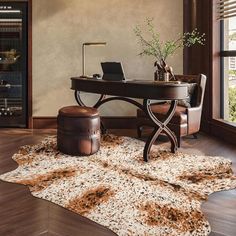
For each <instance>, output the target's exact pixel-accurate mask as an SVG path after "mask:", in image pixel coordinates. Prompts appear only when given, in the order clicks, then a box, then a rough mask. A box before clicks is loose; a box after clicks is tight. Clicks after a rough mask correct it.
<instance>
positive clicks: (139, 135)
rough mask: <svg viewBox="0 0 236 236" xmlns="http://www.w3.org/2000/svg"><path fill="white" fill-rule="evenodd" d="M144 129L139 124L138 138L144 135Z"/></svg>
mask: <svg viewBox="0 0 236 236" xmlns="http://www.w3.org/2000/svg"><path fill="white" fill-rule="evenodd" d="M142 130H143V126H138V127H137V133H138V138H141V137H142Z"/></svg>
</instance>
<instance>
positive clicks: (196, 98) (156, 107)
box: [137, 74, 206, 147]
mask: <svg viewBox="0 0 236 236" xmlns="http://www.w3.org/2000/svg"><path fill="white" fill-rule="evenodd" d="M175 80H177V81H181V82H186V83H189V87H188V91H189V93H190V97H189V103H186V101H180V102H178V105H177V107H176V111H175V114H174V116H173V117H172V119H171V121H170V122H169V124H168V127H169V128H170V129H171V130H172V131H174V132H175V135H176V137H177V141H178V146H179V147H180V139H181V137H183V136H186V135H190V134H192V135H194V137H195V138H197V136H196V133H197V132H198V131H199V129H200V123H201V114H202V106H203V98H204V93H205V87H206V76H205V75H203V74H199V75H176V76H175ZM191 89H192V91H190V90H191ZM191 93H192V94H191ZM186 104H187V105H186ZM169 106H170V104H169V103H168V102H164V103H161V104H160V103H159V104H158V103H156V104H155V103H154V104H152V105H151V109H152V111H153V112H154V114H155V116H156V117H157V118H158V119H159V120H162V119H164V117H165V114H166V113H167V111H168V109H169ZM187 106H189V107H187ZM145 126H149V127H150V126H151V127H153V122H152V121H151V120H150V119H148V118H147V116H146V114H145V113H144V112H143V111H142V110H140V109H138V110H137V131H138V136H139V137H141V135H142V130H143V128H144V127H145Z"/></svg>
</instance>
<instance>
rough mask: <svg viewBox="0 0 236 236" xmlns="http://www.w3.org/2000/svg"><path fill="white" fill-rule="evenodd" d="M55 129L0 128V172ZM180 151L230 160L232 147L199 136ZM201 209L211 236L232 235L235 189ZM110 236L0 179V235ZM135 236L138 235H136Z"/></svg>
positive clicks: (234, 159) (235, 163) (211, 199)
mask: <svg viewBox="0 0 236 236" xmlns="http://www.w3.org/2000/svg"><path fill="white" fill-rule="evenodd" d="M112 132H113V133H115V134H117V135H129V136H136V132H135V130H112ZM48 134H55V130H33V131H32V130H20V129H0V174H2V173H5V172H8V171H10V170H13V169H15V168H16V167H17V164H16V163H15V162H14V161H13V160H12V159H11V156H12V155H13V154H14V153H15V152H16V151H17V150H18V148H19V147H20V146H22V145H26V144H35V143H37V142H39V141H40V140H42V139H43V137H45V136H47V135H48ZM181 151H183V152H188V153H196V154H203V155H220V156H224V157H226V158H229V159H231V160H232V162H233V169H234V172H235V173H236V147H234V146H232V145H228V144H226V143H224V142H221V141H219V140H217V139H215V138H211V137H209V136H206V135H205V134H201V135H199V138H198V139H197V140H196V139H193V138H191V137H189V138H188V137H187V138H184V139H183V142H182V148H181ZM202 209H203V211H204V213H205V215H206V217H207V219H208V220H209V222H210V224H211V227H212V233H211V236H235V235H236V190H230V191H223V192H218V193H214V194H212V195H211V196H210V197H209V200H208V201H207V202H206V203H204V204H203V206H202ZM37 235H40V236H102V235H103V236H112V235H115V234H114V233H113V232H111V231H110V230H108V229H106V228H105V227H103V226H100V225H98V224H96V223H94V222H92V221H90V220H88V219H86V218H84V217H81V216H79V215H77V214H74V213H72V212H70V211H68V210H66V209H64V208H62V207H60V206H57V205H55V204H53V203H50V202H48V201H45V200H42V199H37V198H34V197H33V196H32V195H31V194H30V192H29V190H28V188H27V187H25V186H22V185H17V184H11V183H6V182H3V181H0V236H37ZM137 236H138V235H137Z"/></svg>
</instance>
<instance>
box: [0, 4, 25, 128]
mask: <svg viewBox="0 0 236 236" xmlns="http://www.w3.org/2000/svg"><path fill="white" fill-rule="evenodd" d="M26 14H27V5H26V3H14V4H13V3H12V4H11V3H10V2H8V3H3V2H0V127H26V126H27V30H26V29H27V28H26V24H27V15H26Z"/></svg>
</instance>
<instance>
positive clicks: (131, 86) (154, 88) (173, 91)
mask: <svg viewBox="0 0 236 236" xmlns="http://www.w3.org/2000/svg"><path fill="white" fill-rule="evenodd" d="M71 89H72V90H75V99H76V101H77V102H78V104H79V105H80V106H85V104H84V103H83V102H82V100H81V99H80V91H83V92H90V93H97V94H101V97H100V99H99V100H98V101H97V103H96V104H95V105H94V107H95V108H98V107H100V106H101V105H103V104H104V103H106V102H109V101H114V100H122V101H126V102H129V103H131V104H133V105H135V106H137V107H138V108H140V109H141V110H143V111H144V112H145V113H146V115H147V116H148V117H149V118H150V119H151V120H152V121H153V122H154V123H155V124H156V126H155V128H154V130H153V132H152V134H151V135H150V137H149V138H148V139H147V141H146V144H145V147H144V150H143V157H144V161H148V156H149V152H150V149H151V146H152V144H153V143H154V142H155V140H156V139H157V137H158V136H159V135H160V133H162V132H164V133H165V134H166V135H167V136H168V138H169V140H170V142H171V152H173V153H174V152H175V151H176V150H177V139H176V136H175V134H174V133H173V132H172V131H171V130H170V129H169V128H168V127H167V124H168V123H169V122H170V120H171V118H172V117H173V115H174V113H175V109H176V105H177V101H178V100H181V99H185V98H186V97H187V94H188V93H187V84H186V83H178V82H175V81H173V82H163V81H140V80H133V81H104V80H97V79H87V78H80V77H73V78H71ZM106 95H111V96H113V97H109V98H106ZM132 98H140V99H143V103H142V104H141V103H139V102H137V101H135V100H133V99H132ZM151 100H169V101H171V105H170V108H169V111H168V112H167V114H166V119H165V120H164V121H160V120H158V119H157V118H156V116H155V115H154V114H153V112H152V110H151V107H150V105H151Z"/></svg>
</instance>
